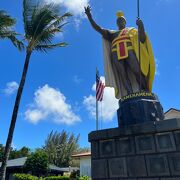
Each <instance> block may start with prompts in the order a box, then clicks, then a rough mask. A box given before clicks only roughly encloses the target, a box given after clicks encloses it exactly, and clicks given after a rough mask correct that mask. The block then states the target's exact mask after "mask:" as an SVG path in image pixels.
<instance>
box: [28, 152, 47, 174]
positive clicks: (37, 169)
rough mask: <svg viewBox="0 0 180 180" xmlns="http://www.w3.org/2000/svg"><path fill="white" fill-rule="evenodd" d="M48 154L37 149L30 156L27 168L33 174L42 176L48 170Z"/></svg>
mask: <svg viewBox="0 0 180 180" xmlns="http://www.w3.org/2000/svg"><path fill="white" fill-rule="evenodd" d="M48 167H49V163H48V156H47V154H46V152H44V151H43V150H37V151H35V152H34V153H32V154H31V155H30V156H28V158H27V160H26V163H25V169H26V170H27V171H30V172H31V173H32V174H33V175H36V176H41V175H44V174H46V173H47V172H48Z"/></svg>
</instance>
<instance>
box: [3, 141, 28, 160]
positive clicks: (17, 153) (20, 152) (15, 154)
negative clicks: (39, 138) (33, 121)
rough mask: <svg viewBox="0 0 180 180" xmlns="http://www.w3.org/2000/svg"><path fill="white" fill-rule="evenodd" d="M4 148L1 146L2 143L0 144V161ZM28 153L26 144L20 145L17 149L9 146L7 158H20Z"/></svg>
mask: <svg viewBox="0 0 180 180" xmlns="http://www.w3.org/2000/svg"><path fill="white" fill-rule="evenodd" d="M4 150H5V147H4V146H3V144H0V161H2V157H3V154H4ZM30 154H31V151H30V148H28V147H26V146H24V147H22V148H21V149H19V150H17V149H13V148H12V147H11V150H10V155H9V159H16V158H21V157H27V156H29V155H30Z"/></svg>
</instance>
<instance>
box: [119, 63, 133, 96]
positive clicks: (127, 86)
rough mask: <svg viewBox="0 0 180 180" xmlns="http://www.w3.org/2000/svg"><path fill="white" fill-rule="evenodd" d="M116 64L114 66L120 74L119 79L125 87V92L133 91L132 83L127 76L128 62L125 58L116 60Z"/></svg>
mask: <svg viewBox="0 0 180 180" xmlns="http://www.w3.org/2000/svg"><path fill="white" fill-rule="evenodd" d="M116 66H117V67H116V68H117V71H118V75H119V76H120V78H119V79H121V80H122V83H123V85H124V87H125V89H126V90H127V94H130V93H133V90H132V85H131V82H130V80H129V77H128V72H127V68H128V64H127V62H126V60H120V61H117V62H116Z"/></svg>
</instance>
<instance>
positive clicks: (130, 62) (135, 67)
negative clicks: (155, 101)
mask: <svg viewBox="0 0 180 180" xmlns="http://www.w3.org/2000/svg"><path fill="white" fill-rule="evenodd" d="M126 64H127V66H129V68H130V70H131V72H133V74H134V75H135V77H136V80H137V82H138V84H139V87H140V74H139V72H140V70H139V62H138V60H137V59H136V58H135V57H134V58H132V57H130V58H127V59H126ZM141 90H145V91H148V81H147V78H146V77H145V76H144V74H143V73H142V72H141Z"/></svg>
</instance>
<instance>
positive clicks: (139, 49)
mask: <svg viewBox="0 0 180 180" xmlns="http://www.w3.org/2000/svg"><path fill="white" fill-rule="evenodd" d="M137 14H138V17H137V19H140V3H139V0H137ZM138 53H139V89H140V91H141V45H140V30H139V27H138Z"/></svg>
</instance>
